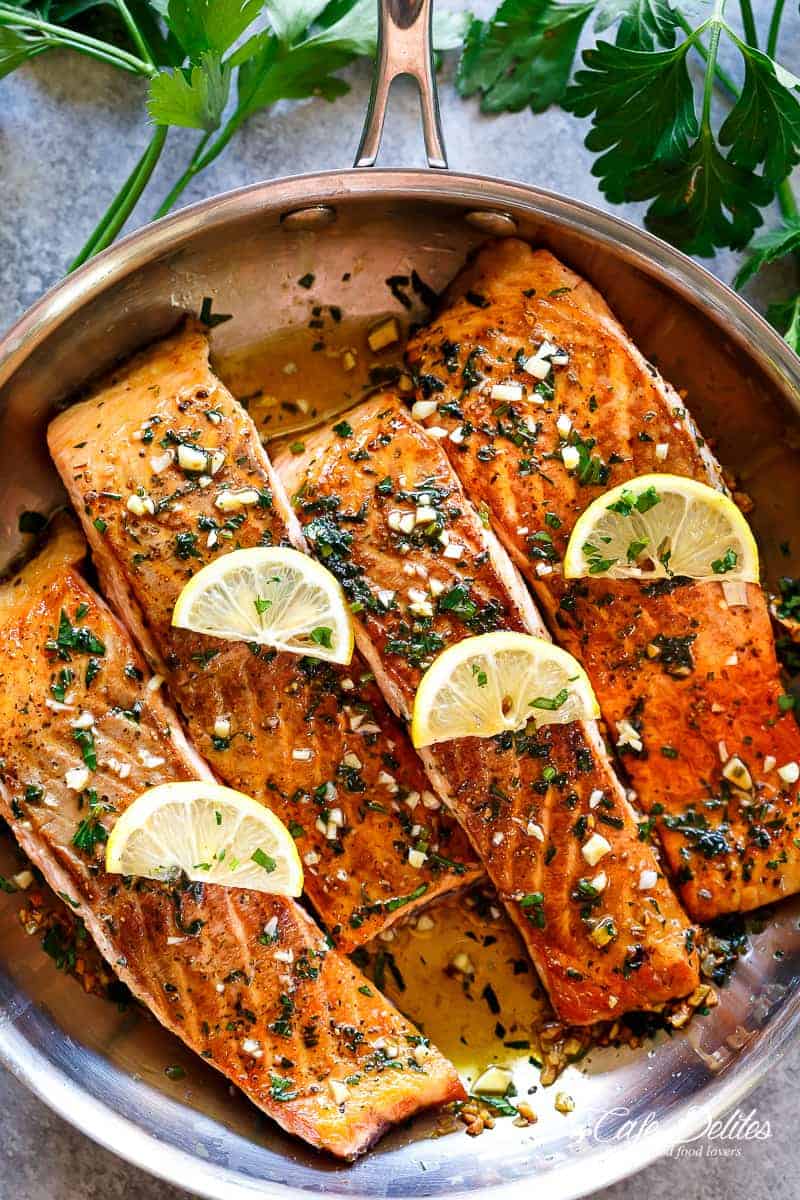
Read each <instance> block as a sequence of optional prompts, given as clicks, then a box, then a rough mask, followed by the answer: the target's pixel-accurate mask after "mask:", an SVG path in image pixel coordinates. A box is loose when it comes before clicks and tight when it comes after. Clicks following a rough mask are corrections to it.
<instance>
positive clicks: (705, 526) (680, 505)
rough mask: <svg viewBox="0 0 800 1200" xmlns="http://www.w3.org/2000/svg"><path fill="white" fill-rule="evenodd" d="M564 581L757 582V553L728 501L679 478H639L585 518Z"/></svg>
mask: <svg viewBox="0 0 800 1200" xmlns="http://www.w3.org/2000/svg"><path fill="white" fill-rule="evenodd" d="M564 575H565V576H566V577H567V579H582V578H584V577H585V576H587V575H597V576H604V577H606V578H609V579H666V578H669V577H673V576H680V575H683V576H686V577H688V578H689V579H698V580H713V579H717V580H730V581H731V582H733V581H734V580H739V581H744V582H748V583H756V582H757V581H758V548H757V546H756V543H755V538H754V537H753V535H752V533H751V532H750V527H749V525H748V524H747V521H746V520H745V519H744V517H743V515H742V513H741V512H740V510H739V509H738V508H737V507H736V505H735V504H734V502H733V501H732V500H731V499H730V497H729V496H726V495H725V494H724V493H723V492H718V491H716V490H715V489H714V488H712V487H709V486H708V485H707V484H705V483H698V482H697V480H695V479H687V478H685V477H684V476H682V475H640V476H638V478H636V479H631V480H629V481H628V482H627V483H624V484H621V485H620V486H619V487H615V488H612V489H611V490H610V491H608V492H604V493H603V495H602V496H598V497H597V499H596V500H593V501H592V503H591V504H590V505H589V507H588V508H587V509H586V511H585V512H583V513H582V514H581V516H580V517H579V518H578V521H577V523H576V525H575V528H574V529H573V531H572V535H571V536H570V539H569V544H568V545H567V552H566V554H565V556H564Z"/></svg>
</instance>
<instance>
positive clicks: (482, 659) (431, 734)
mask: <svg viewBox="0 0 800 1200" xmlns="http://www.w3.org/2000/svg"><path fill="white" fill-rule="evenodd" d="M599 714H600V709H599V707H598V704H597V700H596V699H595V695H594V692H593V691H592V686H591V684H590V683H589V680H588V678H587V676H586V672H585V671H584V670H583V668H582V667H581V666H580V664H579V663H578V662H577V661H576V660H575V659H574V658H573V657H572V655H571V654H567V652H566V650H561V649H559V647H558V646H554V645H553V644H552V642H548V641H545V640H544V638H537V637H531V636H530V635H529V634H527V633H515V632H513V631H511V630H498V631H496V632H495V633H484V634H481V635H480V636H478V637H471V638H464V640H463V641H461V642H456V644H455V645H454V646H450V647H448V649H447V650H444V651H442V653H441V654H440V655H439V656H438V658H436V659H435V660H434V662H433V663H432V664H431V666H430V667H429V668H428V670H427V671H426V672H425V674H424V675H423V677H422V679H421V680H420V684H419V687H418V688H417V694H416V696H415V698H414V712H413V716H412V721H411V738H412V741H413V742H414V745H415V746H417V747H420V746H430V745H432V744H433V743H434V742H446V741H450V740H451V739H452V738H462V737H495V736H496V735H497V734H498V733H505V732H506V730H516V729H522V728H523V726H525V725H526V724H527V722H528V721H530V720H533V721H534V722H535V723H536V725H537V727H538V726H541V725H566V724H568V723H569V722H570V721H580V720H586V719H589V718H592V717H597V716H599Z"/></svg>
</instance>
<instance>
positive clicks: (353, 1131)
mask: <svg viewBox="0 0 800 1200" xmlns="http://www.w3.org/2000/svg"><path fill="white" fill-rule="evenodd" d="M70 524H71V523H70ZM85 551H86V546H85V542H84V541H83V539H82V538H81V537H80V536H79V535H78V533H77V530H76V529H75V527H74V526H73V527H71V528H69V527H66V528H62V530H61V532H60V533H59V534H57V535H56V537H55V539H54V541H53V542H52V543H51V544H50V546H49V547H48V549H47V550H46V551H45V553H44V554H43V555H42V556H41V557H40V558H38V559H36V560H34V561H33V562H32V563H31V564H30V565H29V566H28V567H26V568H25V569H24V570H23V571H22V573H21V575H20V576H18V577H17V578H16V579H15V580H14V581H12V582H11V583H8V584H5V585H3V586H2V588H1V589H0V629H1V630H2V645H3V649H2V654H1V656H0V682H1V683H2V687H0V757H2V774H0V815H2V816H3V817H5V819H6V820H7V821H8V822H9V824H10V826H11V828H12V831H13V832H14V835H15V836H16V838H17V840H18V841H19V843H20V845H21V846H22V848H23V850H24V851H25V853H26V854H27V855H28V856H29V858H30V859H31V860H32V861H33V862H34V863H35V864H36V865H37V866H38V867H39V868H40V870H41V871H42V873H43V874H44V876H45V878H46V880H47V882H48V883H49V884H50V886H51V887H52V888H53V889H54V890H55V891H56V892H58V893H59V894H60V895H61V896H62V898H63V899H64V900H65V901H66V902H67V903H68V904H69V905H70V907H71V908H72V909H73V910H74V911H75V913H76V914H78V915H79V916H80V917H81V918H82V919H83V920H84V922H85V923H86V926H87V928H88V930H89V932H90V934H91V936H92V937H93V938H94V940H95V942H96V943H97V945H98V947H99V949H100V951H101V952H102V954H103V955H104V957H105V958H106V959H107V960H108V962H109V964H110V965H111V966H112V967H113V969H114V970H115V971H116V973H117V974H118V975H119V977H120V978H121V979H122V980H123V981H124V982H125V983H126V984H127V985H128V987H129V988H130V989H131V991H132V992H133V994H134V995H135V996H136V997H137V998H138V999H139V1000H141V1001H142V1002H143V1003H144V1004H146V1005H147V1007H148V1008H149V1009H150V1010H151V1011H152V1013H153V1014H154V1016H156V1017H157V1018H158V1020H159V1021H161V1023H162V1024H163V1025H165V1026H166V1027H167V1029H169V1030H170V1031H171V1032H172V1033H175V1034H176V1035H177V1036H178V1037H180V1038H181V1039H182V1040H183V1041H184V1042H185V1043H186V1044H187V1045H188V1046H189V1047H191V1049H192V1050H194V1051H196V1052H197V1053H198V1054H200V1055H201V1056H202V1057H203V1058H204V1059H205V1060H206V1061H207V1062H209V1063H211V1064H212V1065H213V1066H215V1067H216V1068H217V1069H218V1070H220V1071H221V1072H222V1073H223V1074H224V1075H225V1076H227V1078H228V1079H230V1080H231V1081H232V1082H233V1083H235V1084H236V1085H237V1086H238V1087H240V1088H241V1089H242V1091H244V1092H245V1094H246V1095H247V1096H248V1097H249V1099H250V1100H252V1101H253V1102H254V1103H255V1104H257V1105H258V1107H259V1108H261V1109H263V1110H264V1112H265V1113H267V1114H268V1115H269V1116H270V1117H272V1118H273V1120H275V1121H277V1123H278V1124H279V1125H281V1126H282V1127H283V1128H284V1129H285V1130H287V1131H288V1132H290V1133H293V1134H296V1135H297V1136H298V1137H301V1138H304V1139H305V1140H306V1141H307V1142H310V1143H311V1145H313V1146H317V1147H320V1148H322V1149H325V1150H328V1151H330V1152H331V1153H333V1154H335V1155H338V1156H339V1157H342V1158H351V1157H353V1156H354V1155H357V1154H359V1153H361V1152H362V1151H363V1150H366V1149H367V1147H368V1146H369V1145H371V1143H372V1142H374V1141H375V1139H376V1138H377V1137H379V1136H380V1134H381V1132H382V1131H383V1130H384V1129H386V1127H387V1126H389V1125H391V1124H393V1123H394V1122H396V1121H401V1120H403V1119H404V1118H405V1117H407V1116H409V1115H410V1114H411V1113H414V1112H417V1111H418V1110H420V1109H424V1108H427V1107H429V1106H431V1105H435V1104H438V1103H440V1102H442V1101H445V1100H451V1099H455V1098H459V1097H461V1096H463V1089H462V1088H461V1085H460V1083H459V1081H458V1078H457V1076H456V1074H455V1071H454V1070H453V1068H452V1066H451V1065H450V1064H449V1063H448V1062H447V1061H446V1060H445V1059H443V1058H442V1057H441V1055H440V1054H439V1053H438V1052H437V1051H436V1050H435V1049H434V1048H433V1047H432V1046H430V1045H429V1044H428V1043H427V1041H426V1039H425V1038H423V1037H422V1036H421V1035H420V1034H419V1032H418V1031H417V1030H416V1029H414V1027H413V1026H412V1025H410V1024H409V1023H408V1022H407V1021H406V1020H405V1019H404V1018H403V1017H401V1016H400V1014H399V1013H398V1012H397V1011H396V1010H395V1009H394V1008H393V1007H392V1006H391V1005H390V1004H389V1003H388V1001H386V1000H385V999H384V998H383V997H382V996H380V995H379V993H377V992H376V990H375V988H374V986H373V985H372V984H368V983H367V980H366V979H365V978H364V977H363V976H362V975H361V974H360V973H359V971H357V970H356V969H355V967H353V965H352V964H351V963H350V962H349V960H348V959H346V958H344V957H342V956H341V955H340V954H339V953H338V952H337V951H335V950H332V949H330V944H329V942H328V940H327V939H326V938H325V937H324V935H323V934H322V932H321V931H320V930H319V929H318V928H317V926H316V925H315V924H314V923H313V921H312V920H311V919H310V917H309V916H308V915H307V914H306V913H305V912H304V911H303V909H302V908H300V907H299V905H297V904H295V903H294V901H291V900H286V899H282V898H281V897H277V896H267V895H264V894H261V893H258V892H250V891H244V890H240V889H226V888H222V887H219V886H215V885H208V884H207V885H202V884H199V885H198V884H190V883H188V882H183V883H181V882H177V883H176V884H174V885H168V884H162V883H157V882H155V881H151V880H144V879H127V878H123V877H122V876H119V875H108V874H106V872H105V870H104V843H105V841H106V838H107V835H108V833H109V832H110V830H111V829H112V828H113V825H114V822H115V821H116V819H117V818H118V816H119V815H120V814H121V813H122V812H124V811H125V809H126V808H127V807H128V805H129V804H130V803H131V802H132V801H133V800H134V799H135V797H136V796H137V795H138V794H139V793H140V792H142V791H143V790H144V789H145V788H148V787H152V786H155V785H157V784H161V783H167V782H170V781H172V780H187V779H195V778H205V779H210V778H212V776H211V773H210V771H209V770H208V767H207V766H205V764H204V763H203V761H202V760H201V759H200V758H199V756H198V755H197V753H196V752H195V751H193V750H192V749H191V748H190V746H189V745H188V743H187V742H186V739H185V738H184V735H183V733H182V732H181V729H180V727H179V725H178V722H177V720H176V718H175V716H174V714H173V713H172V712H171V711H170V709H169V708H168V707H167V706H166V704H165V703H164V702H163V701H162V699H161V697H160V693H159V691H158V690H157V686H154V684H156V685H157V680H154V679H153V678H149V677H148V675H147V672H146V668H145V664H144V661H143V660H142V659H141V658H140V656H139V654H138V652H137V651H136V650H135V648H134V646H133V645H132V643H131V641H130V639H129V638H128V635H127V633H126V632H125V630H124V629H123V628H122V626H121V625H120V624H119V623H118V622H117V620H116V619H115V618H114V617H113V615H112V614H111V612H110V611H109V609H108V608H107V606H106V605H105V603H104V602H103V600H101V598H100V597H99V596H97V595H96V593H95V592H93V591H92V589H91V588H90V587H89V586H88V585H87V583H86V582H85V580H84V578H83V577H82V575H81V574H80V573H79V570H78V569H77V567H76V565H75V564H77V563H79V562H80V560H81V559H82V558H83V557H84V555H85ZM90 721H91V723H90Z"/></svg>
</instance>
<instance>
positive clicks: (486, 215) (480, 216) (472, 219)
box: [464, 209, 517, 237]
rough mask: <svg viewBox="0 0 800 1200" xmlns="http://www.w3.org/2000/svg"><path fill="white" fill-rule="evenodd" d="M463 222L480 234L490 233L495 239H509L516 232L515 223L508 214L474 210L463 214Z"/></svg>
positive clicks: (489, 210)
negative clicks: (478, 230)
mask: <svg viewBox="0 0 800 1200" xmlns="http://www.w3.org/2000/svg"><path fill="white" fill-rule="evenodd" d="M464 220H465V221H466V222H467V224H468V225H473V226H474V227H475V228H476V229H480V231H481V232H482V233H491V234H493V235H494V236H495V237H511V236H512V235H513V234H515V233H516V232H517V222H516V220H515V219H514V217H512V216H511V214H510V213H504V212H496V211H494V210H492V209H482V210H477V209H476V210H475V212H468V213H465V215H464Z"/></svg>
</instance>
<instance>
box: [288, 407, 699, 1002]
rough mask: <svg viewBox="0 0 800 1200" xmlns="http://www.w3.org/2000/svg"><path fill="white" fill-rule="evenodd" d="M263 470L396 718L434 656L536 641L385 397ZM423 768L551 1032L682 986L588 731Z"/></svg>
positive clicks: (450, 481)
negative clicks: (347, 618)
mask: <svg viewBox="0 0 800 1200" xmlns="http://www.w3.org/2000/svg"><path fill="white" fill-rule="evenodd" d="M276 467H277V469H278V471H279V473H280V474H282V477H283V478H284V481H285V482H286V485H287V488H288V489H289V491H290V492H292V493H293V494H294V503H295V508H296V512H297V514H298V516H299V518H300V520H301V521H302V522H303V525H304V530H305V533H306V536H307V538H308V540H309V543H310V544H311V545H312V546H313V548H314V549H315V551H316V553H317V554H318V555H319V557H320V558H321V560H322V561H323V562H324V563H325V564H326V565H327V566H328V567H329V569H330V570H332V571H333V572H334V574H336V575H337V576H338V578H339V579H340V580H341V581H342V584H343V586H344V588H345V590H347V591H349V593H350V594H351V596H358V598H359V600H360V602H361V604H362V610H361V612H360V614H359V622H360V626H359V633H358V635H357V637H358V641H359V645H360V647H361V649H362V653H363V654H364V656H365V657H366V658H367V660H368V661H369V663H370V665H371V666H372V669H373V671H374V672H375V676H376V678H377V680H378V683H379V684H380V685H381V687H382V688H383V690H384V693H385V695H386V697H387V699H388V700H389V703H390V704H392V706H393V707H394V709H395V710H396V711H397V712H398V713H399V714H401V715H402V716H403V717H404V718H406V719H407V718H408V716H409V714H410V712H411V710H412V707H413V703H414V696H415V693H416V689H417V685H418V683H419V680H420V678H421V676H422V674H423V672H424V670H425V668H426V667H427V665H429V663H430V662H431V660H432V659H433V658H434V657H435V655H436V654H437V653H438V652H439V651H440V650H442V649H443V648H444V647H445V646H447V645H450V644H453V643H454V642H456V641H458V640H460V639H462V638H465V637H468V636H470V635H471V634H475V633H479V632H487V631H489V630H492V629H497V628H507V629H516V630H523V631H528V632H533V633H538V634H539V635H540V636H547V635H546V633H545V631H544V628H543V626H542V625H541V622H540V620H539V618H538V615H537V613H536V611H535V609H534V608H533V605H532V603H531V599H530V596H529V594H528V593H527V591H526V589H525V586H524V584H523V583H522V580H521V579H520V577H519V575H518V574H517V573H516V571H515V570H514V568H513V566H512V565H511V563H510V562H509V560H508V557H507V556H506V555H505V553H504V552H503V551H502V549H501V548H500V546H499V544H498V543H496V542H495V541H494V539H492V538H491V537H490V536H489V535H488V534H487V532H486V531H485V530H484V529H483V528H482V526H481V523H480V521H479V519H478V517H477V515H476V514H475V512H474V510H473V509H472V508H471V507H470V505H469V503H468V501H467V500H466V498H465V496H464V494H463V492H462V490H461V487H460V485H459V483H458V480H457V478H456V476H455V474H454V472H453V470H452V467H451V466H450V464H449V462H448V460H447V456H446V454H445V453H444V451H443V450H442V448H441V446H440V445H439V443H438V442H437V441H436V440H435V439H434V438H432V437H430V435H429V434H427V433H426V432H425V431H424V430H423V429H422V428H421V426H419V425H417V424H416V423H415V422H414V421H412V420H411V418H410V416H409V415H408V413H407V412H406V410H405V409H404V408H403V407H402V405H401V404H400V402H399V401H398V400H397V399H396V398H395V397H393V396H389V395H382V396H379V397H378V398H377V399H374V400H372V401H370V402H369V403H367V404H365V405H362V406H361V407H359V408H357V409H354V410H352V411H351V412H349V413H347V414H346V415H345V420H344V421H343V422H339V423H338V424H337V425H336V426H335V427H334V428H333V429H330V428H328V429H323V430H321V431H320V432H319V433H316V434H314V435H313V436H312V437H310V438H308V439H307V441H306V450H305V453H304V454H303V455H302V456H298V455H293V454H291V453H285V454H282V455H280V456H279V457H278V458H277V459H276ZM355 513H358V514H359V519H358V521H355V522H354V521H353V520H352V518H353V514H355ZM422 757H423V761H424V762H425V764H426V767H427V769H428V773H429V777H430V778H431V779H432V781H433V782H434V783H435V785H436V787H437V790H438V791H439V794H440V795H441V796H442V797H443V799H445V800H446V803H447V804H448V806H449V807H450V808H451V810H452V811H453V813H454V814H455V815H456V817H457V818H458V820H459V821H460V823H461V825H462V826H463V827H464V829H465V830H466V832H467V834H468V835H469V837H470V840H471V841H472V844H473V846H474V847H475V849H476V851H477V852H478V854H479V855H480V857H481V859H482V861H483V862H484V864H485V866H486V869H487V872H488V874H489V876H490V878H491V879H492V882H493V883H494V885H495V887H496V888H497V890H498V893H499V895H500V897H501V899H502V900H503V902H504V903H505V905H506V907H507V908H508V910H509V913H510V914H511V916H512V918H513V919H514V921H515V922H516V924H517V926H518V927H519V929H520V931H521V933H522V936H523V938H524V940H525V943H526V945H527V947H528V950H529V952H530V954H531V957H532V959H533V961H534V964H535V965H536V968H537V970H538V972H539V974H540V976H541V979H542V982H543V983H544V985H545V987H546V988H547V991H548V992H549V994H550V998H551V1000H552V1003H553V1006H554V1008H555V1009H556V1011H557V1013H558V1015H559V1016H560V1017H561V1019H562V1020H563V1021H565V1022H568V1023H570V1024H588V1023H591V1022H593V1021H597V1020H600V1019H604V1018H608V1017H613V1016H619V1015H620V1014H621V1013H623V1012H625V1011H628V1010H631V1009H652V1008H658V1007H659V1006H662V1005H663V1004H664V1003H665V1001H667V1000H669V999H670V998H672V997H674V996H683V995H686V994H687V993H689V992H691V991H692V990H693V989H694V987H695V986H696V984H697V981H698V973H697V972H698V967H697V955H696V953H695V952H694V951H693V948H692V932H693V931H692V928H691V927H690V926H689V924H688V922H687V920H686V917H685V915H684V914H683V912H682V911H681V908H680V906H679V904H678V902H677V900H676V899H675V896H674V895H673V893H672V891H671V890H670V887H669V884H668V883H667V881H666V880H665V878H664V876H663V875H662V874H661V872H660V871H659V869H658V862H657V859H656V857H655V854H654V851H653V848H652V847H651V846H649V845H647V844H645V843H642V842H641V841H640V840H639V830H638V827H637V824H636V820H635V818H634V815H633V812H632V810H631V808H630V806H629V804H628V803H627V800H626V798H625V795H624V793H623V791H622V789H621V787H620V785H619V783H618V782H617V780H616V778H615V776H614V774H613V772H612V770H611V769H610V767H609V764H608V761H607V758H606V754H605V750H604V747H603V744H602V741H601V739H600V737H599V735H598V731H597V728H596V726H595V725H594V724H593V723H587V724H579V723H573V724H570V725H551V726H548V727H547V728H544V729H541V730H540V731H539V732H538V733H537V732H536V729H535V726H534V725H533V722H531V723H530V724H529V726H528V727H527V728H525V729H523V730H521V731H520V732H519V733H517V734H515V735H512V734H508V735H503V736H500V737H495V738H490V739H481V738H462V739H459V740H457V741H452V742H443V743H439V744H437V745H435V746H431V747H428V748H427V749H426V750H424V751H422ZM595 836H596V837H599V838H601V839H602V840H601V841H600V842H599V843H593V845H595V846H596V848H598V849H601V850H602V847H603V846H605V847H607V849H606V850H605V851H604V852H603V856H602V862H599V860H596V859H594V856H593V850H591V849H590V847H589V843H590V842H591V841H592V839H593V837H595ZM593 859H594V861H592V860H593ZM593 881H594V882H593Z"/></svg>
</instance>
